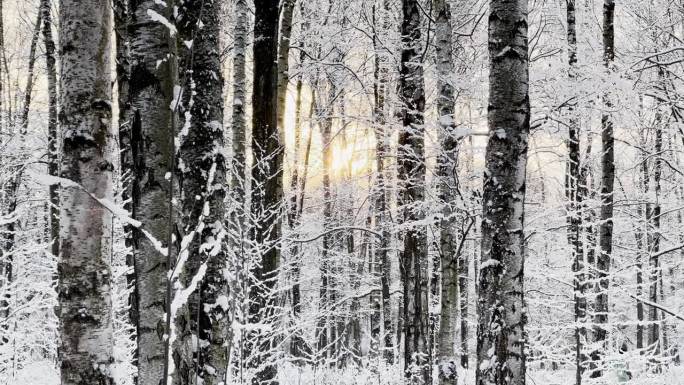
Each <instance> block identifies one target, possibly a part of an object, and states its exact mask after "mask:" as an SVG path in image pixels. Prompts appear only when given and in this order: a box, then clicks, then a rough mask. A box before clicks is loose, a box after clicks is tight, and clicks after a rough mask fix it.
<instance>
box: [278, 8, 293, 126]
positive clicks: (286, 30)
mask: <svg viewBox="0 0 684 385" xmlns="http://www.w3.org/2000/svg"><path fill="white" fill-rule="evenodd" d="M296 3H297V0H283V2H282V6H281V16H280V33H279V34H278V38H279V39H280V41H279V43H278V128H279V129H280V130H281V131H282V132H285V107H286V104H287V86H288V84H289V82H290V63H289V58H290V37H291V35H292V17H293V15H294V8H295V4H296Z"/></svg>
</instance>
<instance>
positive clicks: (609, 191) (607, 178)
mask: <svg viewBox="0 0 684 385" xmlns="http://www.w3.org/2000/svg"><path fill="white" fill-rule="evenodd" d="M614 16H615V1H614V0H604V2H603V60H604V65H605V67H606V71H607V73H611V72H612V70H613V60H614V58H615V48H614V47H615V33H614V25H613V20H614ZM604 104H605V110H607V111H609V110H610V109H611V108H612V103H611V101H610V99H609V96H608V95H604ZM601 126H602V130H601V143H602V149H603V152H602V154H601V213H600V214H601V215H600V222H599V223H600V224H599V255H598V256H597V258H596V270H597V276H598V277H597V278H598V285H599V287H598V295H597V296H596V309H595V314H596V316H595V320H594V323H595V324H596V325H595V330H594V342H596V343H598V345H599V346H601V347H602V348H599V350H603V349H606V348H607V345H606V344H607V341H606V339H607V336H608V329H607V327H608V326H607V325H606V324H607V323H608V289H609V286H610V278H609V277H608V273H609V271H610V264H611V260H612V252H613V190H614V185H615V139H614V137H613V119H612V117H611V116H610V112H606V113H604V114H603V116H602V117H601ZM594 356H595V358H597V359H598V360H600V359H601V356H602V354H601V352H600V351H599V352H597V354H594ZM601 374H602V373H601V371H600V370H595V371H594V372H593V373H592V377H593V378H595V377H600V376H601Z"/></svg>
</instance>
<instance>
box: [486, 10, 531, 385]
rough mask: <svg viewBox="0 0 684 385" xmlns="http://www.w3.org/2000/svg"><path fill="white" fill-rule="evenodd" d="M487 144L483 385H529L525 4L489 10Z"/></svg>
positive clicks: (527, 107)
mask: <svg viewBox="0 0 684 385" xmlns="http://www.w3.org/2000/svg"><path fill="white" fill-rule="evenodd" d="M489 10H490V14H489V58H490V59H489V68H490V72H489V108H488V110H489V112H488V121H489V141H488V144H487V152H486V161H485V162H486V163H485V180H484V187H483V198H482V200H483V202H482V203H483V216H482V257H481V261H482V262H481V265H480V276H479V300H478V304H477V311H478V328H477V368H476V378H477V380H476V381H477V384H478V385H490V384H496V385H522V384H525V349H524V346H525V344H526V341H525V339H526V335H525V323H526V320H527V310H526V307H525V301H524V290H523V278H524V260H525V258H524V232H523V225H524V202H525V172H526V162H527V148H528V144H527V142H528V134H529V129H530V99H529V85H528V81H529V61H528V41H527V12H528V10H527V1H526V0H516V1H506V0H491V1H490V3H489Z"/></svg>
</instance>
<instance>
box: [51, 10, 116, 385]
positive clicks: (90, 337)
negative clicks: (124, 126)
mask: <svg viewBox="0 0 684 385" xmlns="http://www.w3.org/2000/svg"><path fill="white" fill-rule="evenodd" d="M109 7H110V5H109V2H108V1H105V0H61V1H60V7H59V9H60V13H59V30H60V34H59V45H60V52H61V67H60V101H61V103H60V105H61V111H60V126H61V128H62V137H63V141H62V151H61V152H62V164H61V172H60V176H61V178H63V179H64V180H68V181H69V182H65V183H63V186H62V188H61V197H60V201H61V202H62V207H61V218H60V224H61V229H60V240H61V242H60V243H61V250H60V258H59V262H58V276H59V286H58V293H59V295H58V302H59V310H58V317H59V321H60V334H61V344H60V362H61V378H62V385H83V384H98V385H111V384H113V383H114V380H113V379H112V377H111V370H110V369H111V364H112V363H113V362H114V356H113V351H112V346H113V336H112V318H111V311H112V299H111V293H110V290H111V287H112V274H111V270H110V267H109V258H110V252H109V249H110V248H111V244H109V242H108V240H107V234H108V231H109V226H110V224H111V214H109V212H108V211H107V210H106V209H105V208H104V207H103V206H102V204H101V203H100V202H99V201H98V199H110V194H111V189H112V186H111V173H112V170H113V166H112V163H111V161H110V160H109V159H108V158H107V155H108V154H107V149H108V145H107V144H108V143H107V142H108V140H109V138H110V137H111V135H112V130H111V118H112V110H111V102H112V87H111V79H110V70H111V55H112V53H111V49H110V46H111V32H110V31H111V29H112V25H111V21H110V8H109Z"/></svg>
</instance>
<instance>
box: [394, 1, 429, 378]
mask: <svg viewBox="0 0 684 385" xmlns="http://www.w3.org/2000/svg"><path fill="white" fill-rule="evenodd" d="M402 11H403V13H402V14H403V20H402V25H401V42H402V50H401V74H400V98H401V101H402V111H401V114H402V123H403V127H402V129H401V131H400V132H399V150H398V154H397V157H398V160H397V162H398V168H399V169H398V175H399V185H400V189H399V198H398V203H399V207H401V209H402V210H403V218H402V219H403V222H404V226H405V228H406V230H405V231H404V234H403V237H404V245H403V251H402V256H401V278H402V283H403V285H404V309H403V322H404V324H403V325H404V326H403V331H404V365H405V375H406V377H407V378H408V379H409V380H410V381H411V382H413V383H418V384H430V383H431V377H432V375H431V374H432V367H431V365H430V358H431V352H430V350H431V349H430V345H429V343H428V275H427V270H428V269H427V264H428V253H427V251H428V245H427V228H426V226H425V224H424V223H423V220H424V219H425V211H424V210H425V208H424V207H423V205H424V204H425V173H426V166H425V137H424V136H425V126H424V124H425V117H424V115H423V114H424V111H425V84H424V79H423V62H422V57H421V55H422V37H421V24H422V19H423V14H422V12H423V11H421V9H420V5H419V4H418V1H417V0H403V1H402Z"/></svg>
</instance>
